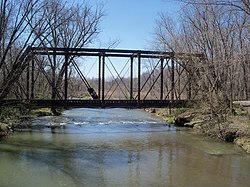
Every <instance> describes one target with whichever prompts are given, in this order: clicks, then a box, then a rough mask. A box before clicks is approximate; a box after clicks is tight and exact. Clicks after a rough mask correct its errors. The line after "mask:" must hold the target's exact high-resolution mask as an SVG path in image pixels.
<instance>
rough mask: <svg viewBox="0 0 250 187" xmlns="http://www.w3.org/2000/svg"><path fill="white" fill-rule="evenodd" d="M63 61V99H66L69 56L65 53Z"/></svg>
mask: <svg viewBox="0 0 250 187" xmlns="http://www.w3.org/2000/svg"><path fill="white" fill-rule="evenodd" d="M64 60H65V62H64V68H65V72H64V100H67V99H68V61H69V56H68V55H65V59H64Z"/></svg>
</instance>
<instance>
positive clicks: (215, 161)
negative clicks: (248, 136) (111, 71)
mask: <svg viewBox="0 0 250 187" xmlns="http://www.w3.org/2000/svg"><path fill="white" fill-rule="evenodd" d="M31 125H32V128H31V129H28V130H27V129H26V130H25V129H24V130H22V131H20V132H16V133H15V134H14V135H12V136H10V137H9V138H7V139H4V140H2V141H0V168H1V169H0V186H1V187H57V186H58V187H59V186H67V187H83V186H88V187H89V186H101V187H102V186H106V187H110V186H143V187H144V186H167V187H175V186H176V187H182V186H183V187H189V186H190V187H201V186H202V187H213V186H215V187H225V186H227V187H249V184H250V156H249V155H247V154H246V153H244V152H243V151H242V150H241V149H240V148H238V147H236V146H235V145H233V144H230V143H222V142H217V141H214V140H208V139H205V138H204V137H201V136H198V135H194V134H193V132H192V131H191V130H189V129H184V128H176V127H174V126H169V125H167V124H166V123H165V122H163V121H162V120H161V119H159V118H156V117H154V116H152V115H151V114H148V113H146V112H144V111H142V110H127V109H71V110H67V111H65V112H64V113H63V115H62V116H59V117H40V118H37V119H34V120H32V121H31ZM51 127H52V128H51Z"/></svg>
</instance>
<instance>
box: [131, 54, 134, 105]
mask: <svg viewBox="0 0 250 187" xmlns="http://www.w3.org/2000/svg"><path fill="white" fill-rule="evenodd" d="M133 65H134V57H133V56H132V57H131V61H130V100H132V99H133Z"/></svg>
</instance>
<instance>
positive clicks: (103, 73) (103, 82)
mask: <svg viewBox="0 0 250 187" xmlns="http://www.w3.org/2000/svg"><path fill="white" fill-rule="evenodd" d="M104 89H105V53H103V54H102V101H103V104H104V99H105V95H104V94H105V93H104V91H105V90H104Z"/></svg>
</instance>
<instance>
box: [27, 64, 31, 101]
mask: <svg viewBox="0 0 250 187" xmlns="http://www.w3.org/2000/svg"><path fill="white" fill-rule="evenodd" d="M26 91H27V98H26V99H27V100H29V99H30V61H29V62H28V66H27V82H26Z"/></svg>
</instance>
